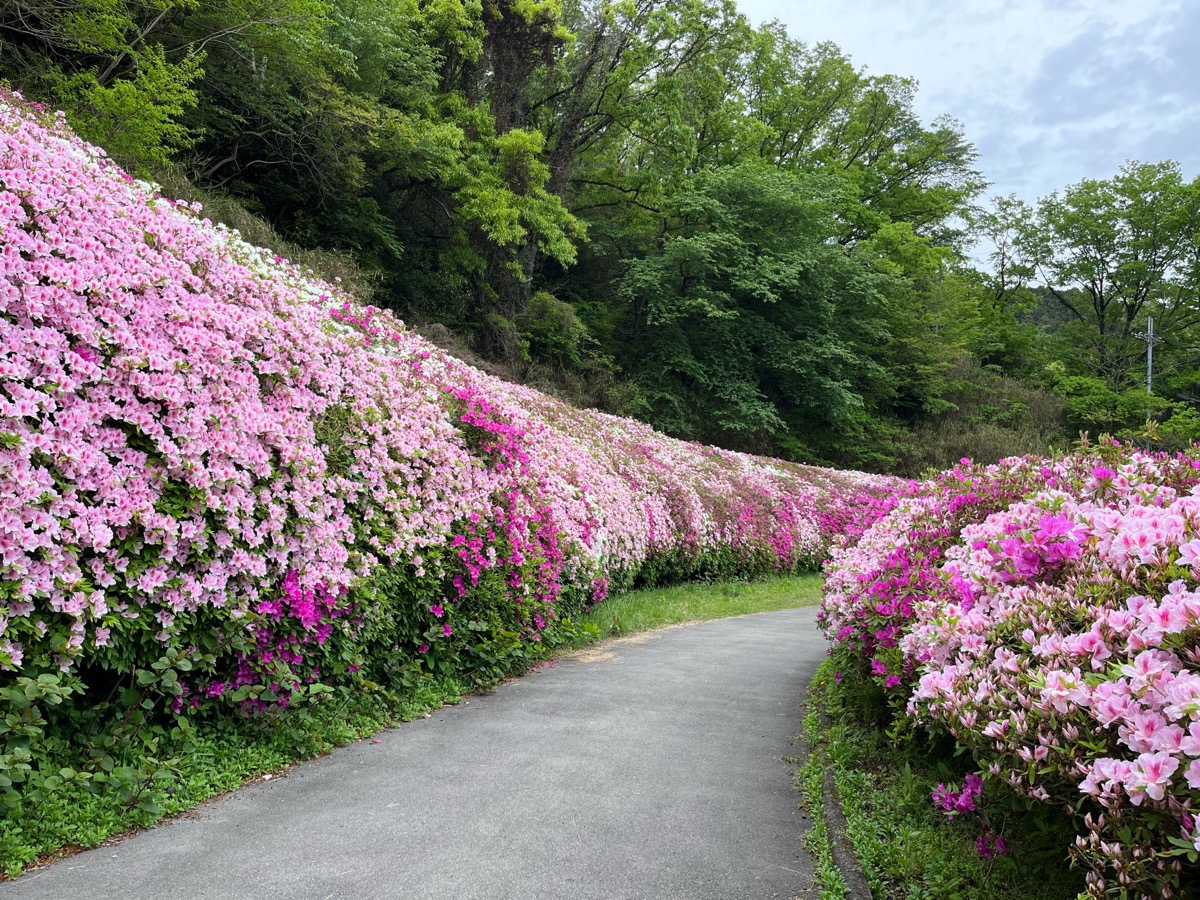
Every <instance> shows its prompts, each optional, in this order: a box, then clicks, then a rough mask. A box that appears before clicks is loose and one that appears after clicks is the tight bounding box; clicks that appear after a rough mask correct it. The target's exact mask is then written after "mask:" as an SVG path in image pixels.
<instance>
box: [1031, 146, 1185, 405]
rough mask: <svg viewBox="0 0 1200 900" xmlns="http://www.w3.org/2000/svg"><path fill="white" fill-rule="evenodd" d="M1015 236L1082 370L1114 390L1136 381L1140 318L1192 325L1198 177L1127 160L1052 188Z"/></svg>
mask: <svg viewBox="0 0 1200 900" xmlns="http://www.w3.org/2000/svg"><path fill="white" fill-rule="evenodd" d="M1019 241H1020V246H1021V248H1022V249H1023V251H1024V253H1025V254H1026V255H1027V256H1028V258H1029V259H1030V260H1031V261H1032V262H1033V263H1034V265H1036V267H1037V271H1038V277H1039V278H1040V279H1041V280H1042V282H1043V283H1044V285H1045V287H1046V289H1047V290H1048V291H1049V292H1050V294H1051V295H1052V296H1053V297H1054V299H1055V300H1056V301H1057V302H1058V303H1059V304H1061V306H1062V307H1063V308H1064V309H1065V310H1066V311H1067V312H1068V313H1069V315H1070V317H1071V319H1072V320H1073V322H1074V326H1073V327H1072V328H1070V329H1069V332H1070V337H1071V338H1072V339H1073V340H1074V341H1077V342H1078V346H1079V347H1080V348H1082V349H1083V350H1084V351H1085V353H1086V361H1087V366H1088V369H1089V370H1090V371H1089V372H1087V373H1086V374H1089V375H1093V376H1095V377H1098V378H1101V379H1103V380H1104V381H1105V383H1106V384H1107V385H1108V387H1109V388H1110V389H1111V390H1113V391H1116V392H1120V391H1121V390H1123V389H1124V388H1126V387H1128V386H1129V385H1130V383H1131V381H1134V380H1136V377H1137V376H1136V369H1137V368H1138V365H1139V362H1140V360H1141V358H1142V354H1143V353H1144V350H1145V345H1144V344H1143V343H1142V342H1141V341H1140V340H1139V339H1138V338H1137V336H1136V332H1137V331H1138V330H1140V329H1141V328H1143V327H1144V325H1145V320H1146V317H1147V316H1151V315H1152V316H1154V318H1155V322H1156V325H1157V327H1158V329H1159V330H1160V331H1161V332H1175V333H1177V334H1179V333H1183V332H1186V331H1187V330H1189V329H1191V328H1192V327H1193V326H1194V325H1196V324H1197V322H1200V179H1197V180H1193V181H1191V182H1187V181H1185V180H1184V179H1183V176H1182V175H1181V173H1180V170H1179V166H1178V165H1177V164H1176V163H1173V162H1162V163H1129V164H1127V165H1125V166H1124V167H1123V168H1122V169H1121V171H1120V172H1119V173H1118V174H1117V175H1116V176H1115V177H1114V178H1111V179H1108V180H1104V181H1101V180H1092V179H1089V180H1085V181H1082V182H1080V183H1079V184H1076V185H1073V186H1071V187H1069V188H1067V189H1066V190H1065V191H1064V192H1063V193H1062V195H1061V196H1060V195H1059V194H1057V193H1054V194H1051V195H1050V196H1049V197H1047V198H1045V199H1044V200H1042V201H1041V203H1039V205H1038V208H1037V213H1036V215H1028V216H1026V217H1025V219H1024V221H1023V223H1022V224H1021V228H1020V233H1019Z"/></svg>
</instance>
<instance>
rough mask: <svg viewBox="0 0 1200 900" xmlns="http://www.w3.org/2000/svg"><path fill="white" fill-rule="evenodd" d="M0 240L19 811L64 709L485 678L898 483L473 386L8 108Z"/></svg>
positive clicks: (176, 711) (6, 103)
mask: <svg viewBox="0 0 1200 900" xmlns="http://www.w3.org/2000/svg"><path fill="white" fill-rule="evenodd" d="M0 222H2V224H3V242H2V244H0V471H2V473H3V477H2V478H0V553H2V554H3V563H4V565H3V570H2V574H0V698H2V699H0V714H2V715H0V719H3V721H4V723H5V724H3V725H0V728H2V729H3V730H4V733H5V735H6V738H7V740H6V747H5V750H4V752H3V753H2V754H0V778H2V779H3V781H2V782H0V786H3V788H4V792H5V794H4V796H5V798H6V800H7V802H8V804H9V805H14V804H21V803H22V802H26V801H28V800H30V799H31V798H32V799H34V800H36V799H37V797H38V796H39V794H38V791H39V789H40V788H39V785H41V784H43V783H44V779H45V778H46V777H50V778H57V777H58V776H57V775H54V776H46V774H45V773H43V772H41V771H40V768H39V767H40V763H41V761H42V760H41V756H40V754H41V752H42V750H43V749H44V747H45V746H46V745H47V744H48V743H53V741H54V740H58V739H59V738H58V737H53V735H55V734H56V732H55V727H56V726H55V721H58V722H60V723H61V721H62V716H64V715H69V712H68V713H64V712H63V710H68V711H69V710H70V709H72V708H75V709H78V708H84V707H87V706H89V705H90V704H97V703H101V702H103V703H105V704H107V703H110V702H114V703H115V704H116V705H117V707H118V709H117V713H116V715H117V717H118V718H119V717H120V715H121V712H120V705H121V704H122V703H125V704H127V705H131V706H130V708H132V707H133V706H136V707H137V709H138V710H139V711H138V716H143V715H146V713H143V712H142V711H143V710H148V711H149V713H148V715H150V716H155V715H157V716H163V717H168V718H169V717H170V716H172V715H173V716H176V717H186V716H188V715H191V714H194V713H197V712H198V713H212V714H218V715H219V714H224V713H223V711H227V712H228V713H229V714H239V715H240V714H243V713H254V712H256V711H263V710H268V709H271V708H276V709H277V708H279V707H286V706H289V705H294V704H296V703H298V702H302V701H304V700H307V699H310V698H317V697H320V696H321V695H322V694H325V693H328V692H329V691H331V690H334V689H336V688H345V687H351V688H352V687H353V686H355V685H359V684H370V685H375V686H378V685H379V684H385V685H387V684H403V683H408V682H410V681H411V679H412V678H414V677H419V676H420V674H421V673H423V672H431V671H437V672H439V673H442V674H444V673H460V674H462V675H464V676H466V677H470V678H474V679H478V680H480V681H487V680H489V679H494V678H496V677H499V676H501V675H503V674H505V673H506V672H509V671H513V670H517V669H520V668H522V667H523V666H525V665H528V663H529V661H530V660H532V659H533V658H536V655H537V654H538V652H539V651H540V648H541V647H543V646H546V645H549V644H554V643H555V642H557V641H559V640H561V639H562V635H563V633H564V632H563V626H564V623H566V622H567V621H568V620H569V619H570V617H571V616H574V615H576V614H578V613H579V612H580V611H581V610H583V609H584V608H585V607H587V606H588V605H590V604H594V603H596V602H598V601H600V600H602V599H603V598H604V597H605V595H606V593H607V592H608V591H610V590H612V589H613V588H614V587H624V586H628V585H630V584H633V583H635V582H639V583H652V582H655V581H659V580H665V579H678V578H684V577H688V576H689V575H729V576H754V575H761V574H766V573H772V572H785V571H793V570H797V569H803V568H812V567H815V566H816V565H818V564H819V563H820V561H821V560H822V559H823V558H824V555H825V554H826V552H827V549H828V547H829V545H830V542H831V541H832V540H833V538H834V537H835V534H836V533H838V532H841V531H845V530H847V529H849V530H854V529H859V530H861V528H862V527H863V526H864V522H863V521H859V520H861V519H863V517H864V516H866V517H869V516H871V515H874V514H876V513H877V512H878V511H880V510H881V509H882V508H884V506H886V503H883V498H885V497H886V496H887V495H888V494H889V493H890V492H891V490H892V489H893V487H894V486H895V485H896V484H898V483H897V482H895V481H893V480H891V479H886V478H880V477H875V476H862V475H857V474H852V473H843V472H834V471H831V470H825V469H816V468H810V467H805V466H798V465H791V464H784V463H777V462H773V461H770V460H765V459H759V458H754V457H750V456H746V455H743V454H738V453H732V452H728V451H722V450H717V449H713V448H709V447H704V446H700V445H696V444H688V443H684V442H681V441H677V440H673V439H670V438H667V437H665V436H663V435H661V434H659V433H656V432H654V431H653V430H652V429H650V428H649V427H647V426H645V425H643V424H640V423H638V422H634V421H631V420H628V419H619V418H615V417H612V416H608V415H603V414H600V413H595V412H586V411H579V410H576V409H573V408H569V407H567V406H565V405H564V404H562V403H559V402H558V401H555V400H553V399H552V398H550V397H547V396H544V395H541V394H538V393H537V392H535V391H533V390H530V389H527V388H520V387H515V386H512V385H509V384H506V383H504V382H501V381H499V380H497V379H495V378H492V377H490V376H487V375H485V374H483V373H481V372H479V371H477V370H475V369H473V368H471V367H469V366H467V365H465V364H463V363H461V362H459V361H457V360H455V359H453V358H451V357H449V356H448V355H446V354H445V353H443V352H441V351H439V350H438V349H436V348H435V347H433V346H432V345H430V344H428V343H427V342H425V341H424V340H423V339H421V338H419V337H418V336H416V335H415V334H413V333H412V332H411V331H409V330H407V329H406V328H405V327H404V326H403V325H402V324H401V323H400V322H399V321H398V320H396V319H395V318H394V317H392V316H391V315H389V314H386V313H381V312H379V311H377V310H374V309H372V308H369V307H368V308H363V307H360V306H358V305H357V304H356V303H355V302H354V300H353V299H352V298H351V297H349V296H345V295H343V294H342V293H341V292H340V290H339V289H338V287H337V286H336V285H331V284H327V283H323V282H321V281H319V280H317V279H316V278H314V277H313V276H312V273H311V272H302V271H300V270H299V269H297V268H296V267H294V266H292V265H290V264H289V263H288V262H286V261H285V260H282V259H280V258H278V257H275V256H272V255H271V254H270V253H269V252H267V251H263V250H260V249H257V248H254V247H251V246H249V245H247V244H245V243H243V242H242V241H241V240H240V238H239V236H238V235H237V234H236V233H233V232H230V231H228V230H225V229H224V228H221V227H217V226H214V225H212V223H210V222H209V221H208V220H206V219H204V218H202V214H201V211H200V210H199V209H198V208H193V207H189V206H187V205H185V204H181V203H176V202H173V201H171V200H169V199H167V198H165V197H162V196H160V195H159V194H158V193H157V192H156V191H155V189H154V188H153V186H150V185H147V184H144V183H138V182H135V181H134V180H132V179H131V178H130V177H129V176H127V175H126V174H125V173H124V172H122V171H121V170H120V169H119V168H118V167H116V166H114V165H112V164H111V163H110V162H108V161H107V160H106V158H105V156H104V154H103V152H102V151H100V150H98V149H96V148H94V147H92V146H89V145H87V144H85V143H83V142H81V141H80V140H78V139H77V138H76V137H74V136H73V135H72V134H71V133H70V132H69V130H68V129H67V128H66V127H65V126H64V125H63V124H62V121H61V118H56V117H54V116H52V115H50V114H48V113H46V112H45V111H44V110H40V109H36V108H34V107H31V106H30V105H28V104H26V103H25V102H24V101H23V100H22V99H21V98H20V97H19V95H7V96H2V97H0ZM881 503H882V505H881ZM847 510H852V511H857V512H854V513H851V514H849V515H847ZM121 687H124V688H126V690H124V691H122V692H119V691H118V690H117V689H118V688H121ZM114 697H115V698H117V699H116V700H114ZM55 716H58V717H59V719H57V720H56V719H55V718H54V717H55ZM4 717H7V718H4ZM126 720H128V714H126ZM52 738H53V739H52Z"/></svg>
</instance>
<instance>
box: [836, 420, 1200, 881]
mask: <svg viewBox="0 0 1200 900" xmlns="http://www.w3.org/2000/svg"><path fill="white" fill-rule="evenodd" d="M1198 484H1200V452H1197V451H1195V450H1193V451H1191V452H1188V453H1184V454H1178V455H1167V454H1155V453H1147V452H1143V451H1141V450H1138V449H1135V448H1129V447H1123V446H1120V445H1119V444H1117V443H1116V442H1113V441H1109V440H1103V441H1101V442H1100V443H1099V444H1098V445H1097V446H1088V445H1086V444H1085V445H1083V446H1081V447H1080V448H1079V449H1078V451H1077V452H1076V453H1074V454H1073V455H1070V456H1065V457H1062V458H1058V459H1049V460H1033V459H1013V460H1005V461H1002V462H1001V463H999V464H997V465H994V466H989V467H986V468H976V467H972V466H970V465H967V464H964V465H962V466H960V467H958V468H956V469H955V470H953V471H950V472H946V473H943V474H942V475H941V476H939V477H938V478H936V479H934V480H933V481H931V482H930V483H929V484H928V485H927V488H926V490H924V491H923V492H921V493H920V494H919V495H918V496H914V497H911V498H905V499H902V500H901V501H900V502H899V503H898V505H897V506H896V508H895V509H894V510H893V511H892V512H891V513H890V514H889V515H888V516H886V517H884V518H882V519H880V520H879V521H878V522H877V523H876V524H874V525H873V526H872V527H871V528H870V529H868V530H867V531H866V533H865V534H864V536H863V538H862V540H861V541H860V542H859V543H858V545H857V546H855V547H852V548H846V549H835V550H834V551H833V561H832V564H831V567H830V575H829V594H828V596H827V598H826V602H825V607H824V609H823V618H824V623H825V627H826V629H827V634H828V636H829V637H830V638H831V640H833V641H834V644H835V647H836V648H837V651H836V652H837V653H838V654H839V655H840V657H841V658H843V659H845V660H847V661H849V660H857V665H859V666H861V667H862V668H863V669H865V670H867V671H868V672H869V673H870V674H871V676H872V677H873V678H875V679H876V681H877V683H878V684H879V686H880V688H881V689H882V690H883V691H885V692H886V693H887V695H888V697H889V699H890V700H891V702H892V704H893V708H894V709H895V710H896V711H897V712H898V713H899V714H900V715H901V716H906V717H907V721H908V722H910V723H912V724H914V725H916V726H919V727H924V728H926V729H929V730H931V731H933V732H935V733H939V734H947V735H950V736H951V737H952V738H953V739H954V741H956V742H957V743H958V744H959V745H960V746H961V747H963V748H965V749H967V750H969V751H970V752H971V753H972V754H973V755H974V758H975V760H976V762H977V763H978V764H979V767H980V773H981V774H982V775H984V776H985V777H987V778H990V779H994V780H996V781H998V782H1000V783H1004V784H1007V785H1008V786H1009V787H1010V788H1011V789H1012V790H1014V791H1015V792H1017V793H1018V794H1019V795H1021V796H1023V797H1026V798H1028V799H1030V800H1032V801H1041V802H1047V803H1054V804H1057V805H1059V806H1060V807H1062V808H1064V809H1066V810H1067V811H1068V812H1069V813H1070V814H1071V815H1073V816H1074V817H1076V820H1077V822H1078V824H1079V835H1078V838H1077V840H1076V844H1075V846H1074V847H1072V848H1070V852H1071V853H1072V855H1073V856H1074V857H1075V858H1076V859H1077V860H1078V861H1079V862H1081V863H1082V864H1084V865H1086V866H1087V867H1088V869H1089V874H1088V884H1089V890H1090V891H1091V893H1092V894H1093V895H1094V896H1097V897H1100V896H1105V895H1114V896H1146V897H1171V896H1180V895H1182V894H1183V893H1185V892H1186V888H1187V885H1189V884H1191V885H1192V886H1194V885H1195V884H1196V883H1198V881H1197V879H1200V867H1198V866H1197V864H1196V863H1197V859H1198V858H1200V857H1198V853H1200V829H1198V828H1197V825H1196V821H1195V810H1196V808H1197V806H1198V805H1200V642H1198V640H1197V639H1198V637H1200V487H1197V485H1198ZM948 796H949V794H947V796H944V797H941V798H935V802H939V801H940V802H941V803H942V804H943V806H944V805H945V803H946V802H948V801H947V797H948ZM984 849H986V850H987V851H988V852H989V853H994V852H996V851H997V849H998V846H997V845H996V844H995V843H994V842H993V843H987V844H986V845H985V847H984Z"/></svg>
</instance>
